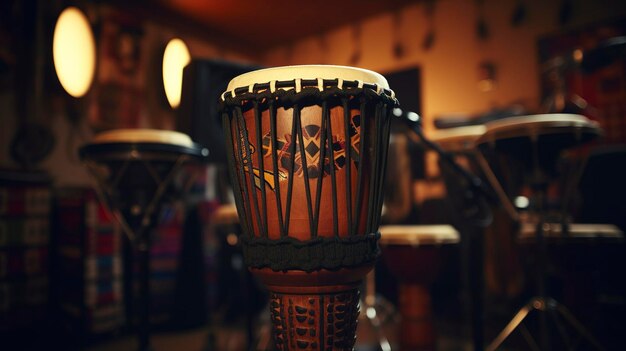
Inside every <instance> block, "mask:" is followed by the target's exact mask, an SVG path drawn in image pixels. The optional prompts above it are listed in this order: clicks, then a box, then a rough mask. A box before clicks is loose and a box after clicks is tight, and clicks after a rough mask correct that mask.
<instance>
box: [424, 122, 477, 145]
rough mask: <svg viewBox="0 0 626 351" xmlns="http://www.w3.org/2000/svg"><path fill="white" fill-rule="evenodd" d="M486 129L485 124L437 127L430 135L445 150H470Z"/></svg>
mask: <svg viewBox="0 0 626 351" xmlns="http://www.w3.org/2000/svg"><path fill="white" fill-rule="evenodd" d="M486 131H487V128H486V127H485V126H484V125H476V126H467V127H458V128H449V129H437V130H435V131H434V132H432V134H431V135H430V140H432V141H434V142H436V143H437V144H439V145H440V146H441V148H442V149H443V150H445V151H449V152H461V151H468V150H470V149H472V148H473V147H474V144H475V143H476V140H478V138H480V137H482V136H483V134H485V132H486Z"/></svg>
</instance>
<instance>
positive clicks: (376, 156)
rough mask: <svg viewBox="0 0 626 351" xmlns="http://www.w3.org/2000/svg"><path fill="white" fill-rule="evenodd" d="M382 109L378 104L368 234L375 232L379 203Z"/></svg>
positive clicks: (375, 114)
mask: <svg viewBox="0 0 626 351" xmlns="http://www.w3.org/2000/svg"><path fill="white" fill-rule="evenodd" d="M381 109H382V104H381V103H380V102H378V103H376V106H375V108H374V123H375V124H376V128H375V131H374V136H375V141H374V150H375V152H376V154H374V155H372V156H373V157H372V172H371V173H372V178H373V179H372V180H371V181H370V192H369V201H368V203H369V205H368V209H367V232H368V233H371V232H373V231H374V223H375V221H376V216H377V215H376V213H375V211H376V205H375V204H377V203H378V196H377V194H376V191H375V190H376V189H375V188H374V186H375V184H376V182H377V181H378V179H379V173H380V170H379V168H380V167H379V161H380V160H379V158H380V157H379V153H378V152H379V145H380V142H381V140H380V130H381V129H382V128H381V125H380V119H381V118H380V115H381V111H380V110H381Z"/></svg>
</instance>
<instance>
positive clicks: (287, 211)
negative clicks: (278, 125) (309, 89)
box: [285, 104, 299, 234]
mask: <svg viewBox="0 0 626 351" xmlns="http://www.w3.org/2000/svg"><path fill="white" fill-rule="evenodd" d="M297 109H299V107H298V105H297V104H294V105H293V110H294V111H295V110H297ZM295 134H296V123H293V121H292V123H291V135H292V138H293V136H294V135H295ZM289 157H290V159H289V161H290V164H289V178H288V179H287V208H286V209H285V231H286V232H287V234H289V219H290V218H289V217H290V216H291V196H292V195H293V173H294V166H295V163H296V142H295V140H291V144H290V145H289Z"/></svg>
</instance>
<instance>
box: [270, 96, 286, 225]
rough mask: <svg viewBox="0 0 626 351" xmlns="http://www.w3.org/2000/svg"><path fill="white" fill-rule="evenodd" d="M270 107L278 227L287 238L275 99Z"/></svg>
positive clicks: (271, 101)
mask: <svg viewBox="0 0 626 351" xmlns="http://www.w3.org/2000/svg"><path fill="white" fill-rule="evenodd" d="M268 105H269V106H268V107H269V110H270V137H271V138H272V140H271V143H272V155H271V156H272V168H273V169H274V195H275V197H276V206H277V207H278V227H279V229H280V236H281V237H284V236H287V231H286V230H285V227H284V224H283V209H282V199H281V197H280V183H279V176H278V175H279V170H278V150H277V141H278V138H277V137H276V104H275V103H274V99H269V102H268Z"/></svg>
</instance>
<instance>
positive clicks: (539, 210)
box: [478, 141, 604, 351]
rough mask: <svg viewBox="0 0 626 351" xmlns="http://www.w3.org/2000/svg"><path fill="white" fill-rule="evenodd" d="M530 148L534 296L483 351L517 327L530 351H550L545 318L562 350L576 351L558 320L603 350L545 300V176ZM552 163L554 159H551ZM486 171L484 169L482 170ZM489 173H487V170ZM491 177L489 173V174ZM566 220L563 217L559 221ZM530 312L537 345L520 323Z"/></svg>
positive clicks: (560, 308) (564, 311)
mask: <svg viewBox="0 0 626 351" xmlns="http://www.w3.org/2000/svg"><path fill="white" fill-rule="evenodd" d="M532 145H533V150H532V153H533V155H532V156H533V157H532V160H533V165H532V167H533V170H532V173H531V186H532V189H533V194H534V195H533V196H534V200H535V201H534V203H536V204H537V206H536V209H535V214H536V217H537V218H538V223H537V226H536V230H535V238H536V241H537V243H536V245H537V255H536V263H535V266H536V276H537V277H536V278H537V295H536V296H535V297H533V298H532V299H531V300H530V301H529V302H528V303H526V304H525V305H524V306H523V307H522V308H521V309H520V310H518V312H517V313H516V314H515V316H514V317H513V319H511V321H509V323H508V324H507V325H506V327H505V328H504V329H503V330H502V331H501V332H500V333H499V334H498V336H497V337H496V338H495V339H494V340H493V341H492V342H491V343H490V344H489V345H488V346H487V348H486V350H487V351H495V350H497V349H498V348H499V347H500V346H501V345H502V344H503V343H504V342H505V341H506V339H507V338H508V337H509V336H511V334H513V332H515V330H516V329H518V328H519V330H520V332H521V334H522V336H523V337H524V339H525V340H526V342H527V343H528V346H529V347H530V348H531V349H532V350H544V351H545V350H550V349H551V348H552V347H551V346H552V345H551V341H550V330H549V327H548V317H551V320H552V322H553V324H554V325H555V327H556V329H557V331H558V333H559V335H560V337H561V339H562V341H563V342H564V343H565V347H566V348H567V349H568V350H573V349H575V348H576V346H577V343H571V342H570V340H569V339H570V337H569V336H568V335H567V333H566V330H565V325H564V323H563V322H562V321H561V320H559V317H561V318H562V320H563V321H564V322H565V323H566V324H568V325H569V326H571V327H573V328H574V329H575V331H576V332H577V333H578V334H579V336H580V337H583V338H584V339H586V340H587V341H588V342H589V344H590V346H592V347H593V349H596V350H604V348H603V347H602V346H601V345H600V344H599V343H598V341H597V340H596V339H595V338H594V337H593V336H592V335H591V333H590V332H589V331H588V330H587V329H586V328H585V327H584V326H583V325H582V324H581V323H580V322H579V321H578V320H577V319H576V318H575V317H574V316H573V315H572V313H570V311H569V310H568V309H567V308H566V307H565V306H563V305H561V304H560V303H559V302H557V301H556V300H555V299H553V298H552V297H549V296H548V295H547V292H546V265H547V245H546V240H545V230H546V229H545V228H544V225H545V224H547V221H546V211H547V208H546V207H547V206H546V205H547V187H548V180H549V179H548V176H547V175H546V174H545V172H544V171H543V170H542V169H541V167H540V166H539V162H538V160H539V150H538V149H539V147H538V146H537V143H536V141H535V142H533V143H532ZM478 157H479V159H480V160H481V162H486V160H485V159H484V158H483V156H482V155H480V153H479V155H478ZM555 162H556V160H555ZM485 170H486V169H485ZM488 173H489V171H488ZM489 174H490V175H492V176H493V174H492V173H489ZM563 221H564V222H565V221H566V218H563ZM564 224H567V223H564ZM563 230H564V231H566V230H567V225H564V226H563ZM532 311H537V312H539V343H537V341H536V340H535V338H533V336H532V335H531V333H530V332H529V331H528V329H527V328H526V326H525V325H524V324H523V323H524V320H526V318H527V317H528V316H529V315H530V313H531V312H532Z"/></svg>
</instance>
